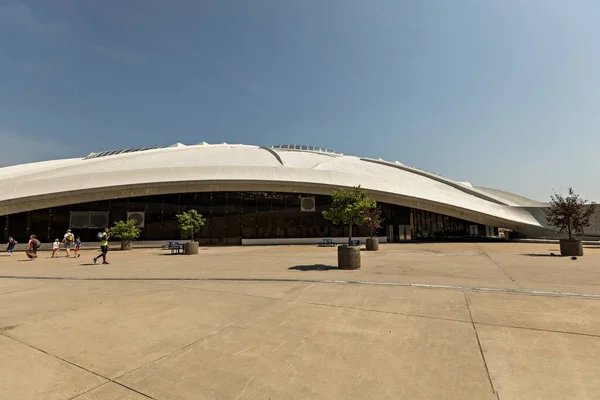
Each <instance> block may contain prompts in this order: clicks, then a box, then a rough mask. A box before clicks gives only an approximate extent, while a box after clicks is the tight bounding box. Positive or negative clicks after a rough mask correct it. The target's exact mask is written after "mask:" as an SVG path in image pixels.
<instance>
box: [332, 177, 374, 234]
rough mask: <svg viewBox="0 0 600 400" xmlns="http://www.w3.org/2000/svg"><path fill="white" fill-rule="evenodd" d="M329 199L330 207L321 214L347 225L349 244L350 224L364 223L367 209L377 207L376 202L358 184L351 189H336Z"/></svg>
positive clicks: (334, 221)
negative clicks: (330, 200) (330, 201)
mask: <svg viewBox="0 0 600 400" xmlns="http://www.w3.org/2000/svg"><path fill="white" fill-rule="evenodd" d="M331 199H332V204H331V207H330V208H329V210H327V211H323V216H324V217H325V218H326V219H328V220H330V221H331V222H333V223H334V224H336V225H340V224H343V225H348V228H349V229H348V232H349V233H348V244H351V242H352V225H361V226H362V225H364V224H365V221H366V220H367V219H368V213H369V211H370V210H372V209H375V208H377V203H376V202H375V200H372V199H370V198H369V196H367V193H366V192H365V191H364V190H363V189H362V188H361V187H360V186H357V187H354V188H353V189H352V190H345V189H336V190H334V191H333V193H332V195H331Z"/></svg>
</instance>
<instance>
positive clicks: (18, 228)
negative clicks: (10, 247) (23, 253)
mask: <svg viewBox="0 0 600 400" xmlns="http://www.w3.org/2000/svg"><path fill="white" fill-rule="evenodd" d="M28 214H29V213H19V214H12V215H9V216H8V234H9V235H10V236H12V237H13V238H15V240H16V241H17V242H21V243H27V240H29V234H28V231H27V219H28Z"/></svg>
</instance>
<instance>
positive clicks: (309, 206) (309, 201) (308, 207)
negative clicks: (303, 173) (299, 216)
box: [300, 197, 315, 212]
mask: <svg viewBox="0 0 600 400" xmlns="http://www.w3.org/2000/svg"><path fill="white" fill-rule="evenodd" d="M300 211H307V212H308V211H315V198H314V197H300Z"/></svg>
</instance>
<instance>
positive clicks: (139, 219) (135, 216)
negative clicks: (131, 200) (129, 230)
mask: <svg viewBox="0 0 600 400" xmlns="http://www.w3.org/2000/svg"><path fill="white" fill-rule="evenodd" d="M131 220H133V221H135V222H136V227H138V228H143V227H144V226H145V224H146V213H145V212H144V211H128V212H127V221H131Z"/></svg>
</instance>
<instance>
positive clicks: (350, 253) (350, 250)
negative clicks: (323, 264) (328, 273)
mask: <svg viewBox="0 0 600 400" xmlns="http://www.w3.org/2000/svg"><path fill="white" fill-rule="evenodd" d="M337 249H338V268H339V269H359V268H360V247H359V246H338V248H337Z"/></svg>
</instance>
